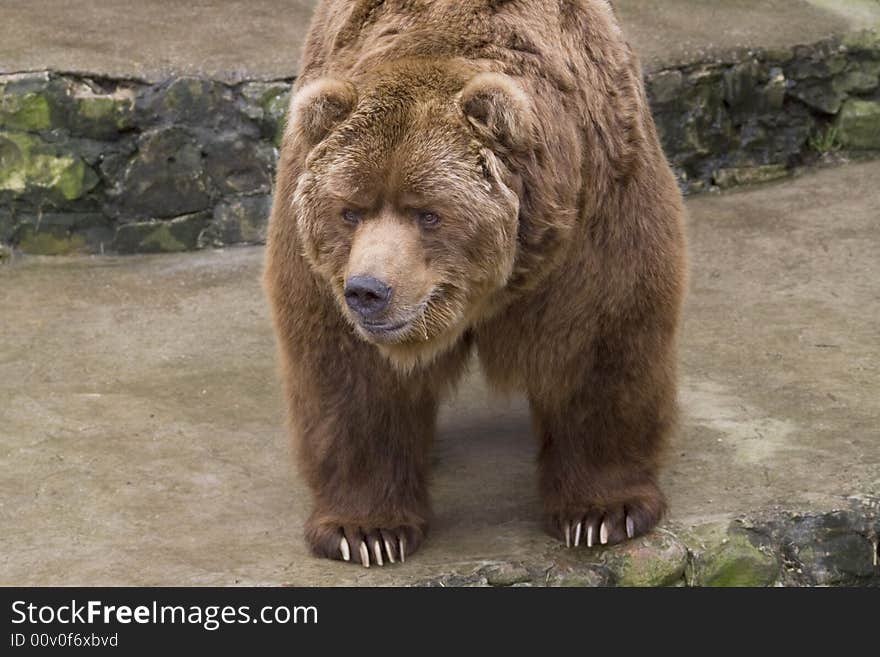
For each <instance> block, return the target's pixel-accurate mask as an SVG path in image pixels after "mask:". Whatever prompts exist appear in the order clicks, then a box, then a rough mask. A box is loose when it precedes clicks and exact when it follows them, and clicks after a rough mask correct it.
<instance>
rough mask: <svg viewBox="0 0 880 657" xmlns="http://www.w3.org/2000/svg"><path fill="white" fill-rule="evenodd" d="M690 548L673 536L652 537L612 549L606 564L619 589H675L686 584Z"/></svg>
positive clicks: (655, 533) (658, 534)
mask: <svg viewBox="0 0 880 657" xmlns="http://www.w3.org/2000/svg"><path fill="white" fill-rule="evenodd" d="M687 557H688V554H687V548H685V546H684V545H683V544H682V543H681V542H680V541H678V540H677V539H676V538H674V537H673V536H672V535H670V534H667V533H663V532H660V531H656V532H654V533H652V534H651V535H649V536H647V537H645V538H642V539H639V540H636V541H630V542H627V543H624V544H623V545H620V546H618V547H615V548H612V549H610V550H609V551H608V552H606V553H605V555H604V558H603V560H604V562H605V564H606V565H607V566H608V567H609V569H610V570H611V571H612V572H613V573H614V574H615V575H616V576H617V585H618V586H638V587H656V586H674V585H676V584H680V583H681V582H682V581H683V580H684V572H685V566H686V565H687Z"/></svg>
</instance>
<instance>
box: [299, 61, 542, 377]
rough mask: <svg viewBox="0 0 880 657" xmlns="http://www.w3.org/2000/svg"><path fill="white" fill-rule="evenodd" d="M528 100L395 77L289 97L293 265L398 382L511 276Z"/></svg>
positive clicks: (456, 71)
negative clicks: (314, 280)
mask: <svg viewBox="0 0 880 657" xmlns="http://www.w3.org/2000/svg"><path fill="white" fill-rule="evenodd" d="M533 124H534V121H533V113H532V109H531V104H530V101H529V98H528V97H527V95H526V94H525V92H524V91H523V90H522V88H521V87H520V86H519V85H518V83H517V82H516V81H515V80H514V79H512V78H510V77H507V76H504V75H501V74H497V73H486V72H477V71H474V70H468V69H466V68H456V67H454V66H451V65H448V64H447V65H445V66H440V65H437V64H426V63H419V62H413V63H409V64H403V63H400V62H398V63H395V64H394V65H389V66H386V67H385V68H379V69H377V70H375V71H372V72H371V73H370V74H369V75H368V76H360V77H359V78H357V79H356V80H347V79H341V78H334V77H325V78H321V79H317V80H315V81H312V82H310V83H308V84H306V85H304V86H303V87H302V88H301V89H300V90H299V91H298V93H296V94H295V95H294V98H293V99H292V104H291V111H290V116H289V121H288V130H287V134H286V137H285V146H284V148H285V149H291V150H293V151H295V152H297V153H301V154H302V156H301V157H302V158H303V161H302V163H301V169H300V170H301V173H300V175H299V177H298V179H297V180H296V183H295V187H294V191H293V195H292V196H293V197H292V204H293V214H294V216H295V217H296V222H297V232H298V236H299V241H300V244H301V247H302V252H303V255H304V256H305V258H306V259H307V261H308V263H309V265H310V267H311V268H312V270H313V272H315V273H316V274H317V275H318V277H319V278H320V279H322V280H323V281H324V282H325V283H326V285H327V287H328V289H329V290H330V291H331V293H332V295H333V296H334V297H335V300H336V303H337V304H338V306H339V310H340V312H341V313H342V314H343V316H344V317H345V318H346V319H347V321H348V322H349V323H350V324H351V326H352V327H353V330H354V331H356V333H357V334H358V335H359V336H360V337H361V338H362V339H363V340H366V341H368V342H370V343H372V344H374V345H376V346H377V347H378V348H379V349H380V351H382V352H383V353H384V354H385V355H386V356H388V357H389V358H390V359H391V360H392V362H394V363H395V364H397V365H399V366H401V367H403V368H409V367H412V366H413V365H415V364H417V363H420V362H422V363H424V362H429V361H430V360H431V359H432V358H433V357H434V356H435V355H436V354H438V353H441V352H442V351H443V350H445V349H447V348H449V347H450V346H451V345H453V344H455V343H456V341H457V340H458V339H459V338H460V337H461V336H462V334H463V333H464V332H465V331H466V330H467V329H468V328H469V327H470V326H473V325H474V323H475V322H477V321H479V320H480V319H481V318H484V317H486V316H487V315H488V313H489V312H490V309H491V306H492V305H493V303H494V301H495V299H496V298H497V297H498V295H499V292H500V291H502V290H503V289H504V287H505V284H506V283H507V281H508V279H509V277H510V276H511V272H512V271H513V267H514V261H515V258H516V253H517V232H518V225H519V208H520V203H519V197H518V191H519V190H518V188H519V185H520V182H519V181H518V179H517V177H516V176H515V174H514V173H512V171H511V168H512V167H509V166H508V165H507V164H506V162H509V161H510V157H511V156H513V155H514V154H516V153H518V152H519V153H521V152H527V151H528V149H529V147H530V142H531V140H532V139H533V131H534V125H533Z"/></svg>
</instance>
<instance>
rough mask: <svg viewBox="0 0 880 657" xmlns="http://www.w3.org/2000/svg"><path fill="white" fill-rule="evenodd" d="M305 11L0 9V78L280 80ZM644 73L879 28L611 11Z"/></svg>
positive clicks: (109, 2)
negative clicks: (43, 74)
mask: <svg viewBox="0 0 880 657" xmlns="http://www.w3.org/2000/svg"><path fill="white" fill-rule="evenodd" d="M315 4H316V0H214V1H213V2H198V3H193V2H179V1H178V0H145V1H143V2H130V1H129V0H94V1H91V2H59V1H58V0H3V2H2V4H0V73H14V72H21V71H33V70H46V69H50V70H57V71H64V72H72V73H88V74H95V75H99V76H108V77H116V78H126V77H135V78H142V79H146V80H148V81H156V80H159V79H162V78H164V77H166V76H168V75H169V74H172V73H174V74H191V75H203V76H208V77H212V78H216V79H221V80H227V81H238V80H242V79H278V78H289V77H292V76H294V75H295V74H296V72H297V69H298V66H299V55H300V47H301V44H302V39H303V35H304V34H305V31H306V29H307V27H308V20H309V17H310V16H311V12H312V8H313V7H314V5H315ZM614 5H615V6H616V7H617V11H618V12H619V14H620V16H621V21H622V23H623V25H624V28H625V29H626V32H627V34H628V35H629V38H630V39H631V41H632V42H633V44H634V45H635V47H636V49H637V51H638V52H639V53H640V54H641V56H642V58H643V61H644V63H645V67H646V69H649V70H652V69H657V68H662V67H663V66H672V65H678V64H681V63H683V62H691V61H696V60H701V59H704V58H706V57H710V56H715V55H723V54H724V53H726V52H728V51H730V50H735V49H741V48H756V47H761V48H778V47H788V46H793V45H799V44H806V43H812V42H815V41H818V40H819V39H822V38H823V37H826V36H830V35H832V34H840V33H843V32H846V31H849V30H853V29H862V28H866V27H872V26H875V25H878V24H880V3H878V2H877V0H724V1H723V2H722V1H719V0H663V2H654V1H650V0H614Z"/></svg>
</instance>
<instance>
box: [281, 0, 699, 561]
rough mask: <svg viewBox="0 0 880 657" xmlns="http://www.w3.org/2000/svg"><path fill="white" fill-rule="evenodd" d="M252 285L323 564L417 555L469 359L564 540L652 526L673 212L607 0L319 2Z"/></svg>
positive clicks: (676, 221)
mask: <svg viewBox="0 0 880 657" xmlns="http://www.w3.org/2000/svg"><path fill="white" fill-rule="evenodd" d="M265 286H266V289H267V292H268V296H269V299H270V303H271V306H272V308H273V314H274V322H275V328H276V332H277V336H278V343H279V347H280V352H281V360H282V365H283V377H284V380H285V383H286V392H287V399H288V403H289V411H290V423H291V429H292V432H293V435H294V438H295V442H296V445H297V453H298V458H299V461H300V463H301V466H302V471H303V473H304V476H305V478H306V479H307V481H308V484H309V486H310V487H311V489H312V491H313V493H314V508H313V511H312V513H311V516H310V517H309V519H308V521H307V524H306V528H305V534H306V540H307V542H308V545H309V546H310V548H311V550H312V551H313V552H314V553H315V554H316V555H319V556H322V557H327V558H331V559H342V560H345V561H352V560H354V561H356V562H360V563H362V564H363V565H364V566H369V565H370V564H371V563H372V564H376V565H383V564H385V563H395V562H397V561H403V560H404V559H405V558H406V556H408V555H410V554H412V553H413V552H414V551H415V550H417V549H418V547H419V545H420V543H421V542H422V540H423V539H424V537H425V534H426V531H427V528H428V523H429V520H430V516H431V510H430V501H429V494H428V461H429V456H428V453H429V448H430V445H431V441H432V438H433V436H434V433H435V422H436V415H437V407H438V403H439V401H440V400H441V399H442V397H443V395H444V394H445V393H446V392H448V391H449V390H450V389H451V388H452V386H453V385H454V384H455V383H456V380H457V378H458V377H459V375H460V374H461V373H462V371H463V369H464V366H465V364H466V361H467V359H468V356H469V354H470V353H471V352H472V351H474V350H475V351H476V352H477V353H478V355H479V360H480V362H481V365H482V369H483V371H484V373H485V375H486V377H487V379H488V381H489V382H490V384H492V385H494V386H497V387H499V388H502V389H507V390H511V389H513V390H521V391H524V392H525V394H526V395H527V397H528V400H529V402H530V405H531V409H532V414H533V418H534V430H535V433H536V434H537V438H538V440H539V441H540V456H539V463H538V466H539V468H540V477H539V481H540V492H541V495H542V498H543V503H544V507H545V513H546V525H547V528H548V530H549V532H550V533H551V534H552V535H554V536H555V537H557V538H559V539H561V540H564V541H565V542H566V544H568V545H571V546H578V545H585V546H593V545H598V544H614V543H618V542H620V541H623V540H625V539H627V538H632V537H635V536H639V535H641V534H644V533H646V532H648V531H649V530H650V529H651V528H652V527H653V526H654V525H655V524H656V523H657V522H658V520H659V519H660V517H661V515H662V514H663V513H664V509H665V502H664V497H663V494H662V493H661V491H660V489H659V488H658V485H657V470H658V466H659V458H660V454H661V448H662V445H663V443H664V439H665V438H666V436H667V435H668V434H669V432H670V428H671V427H672V425H673V422H674V418H675V369H676V355H675V341H676V328H677V325H678V320H679V312H680V306H681V302H682V297H683V291H684V287H685V243H684V236H683V219H682V200H681V195H680V192H679V189H678V186H677V184H676V181H675V179H674V177H673V174H672V172H671V170H670V168H669V165H668V163H667V161H666V159H665V157H664V155H663V152H662V150H661V148H660V145H659V143H658V139H657V135H656V131H655V127H654V123H653V119H652V117H651V114H650V112H649V108H648V104H647V102H646V100H645V93H644V89H643V85H642V81H641V71H640V68H639V65H638V63H637V61H636V58H635V57H634V56H633V54H632V52H631V50H630V48H629V46H628V45H627V43H626V42H625V40H624V38H623V36H622V35H621V31H620V28H619V27H618V24H617V22H616V19H615V16H614V13H613V10H612V8H611V7H610V5H609V4H608V3H607V2H605V1H604V0H541V1H539V0H528V1H526V0H506V1H505V0H356V1H354V0H327V1H325V2H323V3H321V4H320V5H319V6H318V8H317V10H316V13H315V16H314V18H313V22H312V26H311V31H310V32H309V35H308V39H307V42H306V45H305V51H304V61H303V66H302V72H301V75H300V76H299V78H298V80H297V82H296V86H295V89H294V95H293V98H292V101H291V108H290V113H289V116H288V123H287V129H286V134H285V137H284V141H283V145H282V148H281V157H280V162H279V170H278V179H277V187H276V192H275V198H274V206H273V210H272V218H271V222H270V232H269V240H268V248H267V262H266V270H265Z"/></svg>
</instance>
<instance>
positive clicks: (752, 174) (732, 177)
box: [713, 164, 788, 189]
mask: <svg viewBox="0 0 880 657" xmlns="http://www.w3.org/2000/svg"><path fill="white" fill-rule="evenodd" d="M787 175H788V170H787V169H786V168H785V165H783V164H766V165H763V166H755V167H730V168H726V169H719V170H717V171H716V172H715V174H714V176H713V177H714V180H715V184H716V185H718V186H719V187H720V188H721V189H728V188H730V187H736V186H738V185H755V184H759V183H766V182H771V181H773V180H779V179H780V178H785V177H786V176H787Z"/></svg>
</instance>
